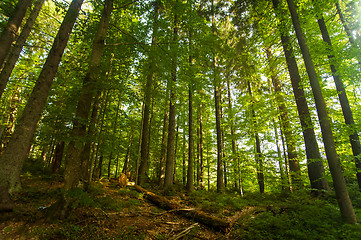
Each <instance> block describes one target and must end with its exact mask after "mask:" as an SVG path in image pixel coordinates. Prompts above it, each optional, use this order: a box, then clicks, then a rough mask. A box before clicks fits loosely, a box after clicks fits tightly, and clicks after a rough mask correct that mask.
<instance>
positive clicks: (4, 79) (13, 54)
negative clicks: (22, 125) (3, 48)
mask: <svg viewBox="0 0 361 240" xmlns="http://www.w3.org/2000/svg"><path fill="white" fill-rule="evenodd" d="M44 1H45V0H37V1H36V2H35V5H34V8H33V10H32V12H31V13H30V16H29V18H28V20H27V21H26V24H25V26H24V28H23V29H22V31H21V33H20V36H19V38H18V39H17V41H16V43H15V45H14V47H13V48H12V49H11V50H10V53H9V56H8V59H7V60H6V62H5V64H4V67H3V69H2V70H1V73H0V99H1V96H2V94H3V93H4V90H5V87H6V85H7V83H8V81H9V78H10V75H11V73H12V71H13V69H14V67H15V64H16V61H17V60H18V59H19V56H20V52H21V50H22V49H23V46H24V44H25V42H26V39H27V38H28V36H29V34H30V32H31V29H32V28H33V25H34V23H35V20H36V18H37V17H38V15H39V13H40V10H41V7H42V6H43V3H44ZM0 69H1V67H0Z"/></svg>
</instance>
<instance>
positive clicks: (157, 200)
mask: <svg viewBox="0 0 361 240" xmlns="http://www.w3.org/2000/svg"><path fill="white" fill-rule="evenodd" d="M135 189H136V190H137V191H138V192H140V193H143V194H144V197H145V198H146V199H148V200H149V201H151V202H152V203H154V204H155V205H157V206H159V207H161V208H163V209H165V210H174V212H175V213H176V214H179V215H181V216H184V217H186V218H189V219H192V220H194V221H196V222H199V223H201V224H203V225H206V226H208V227H210V228H213V229H215V230H221V231H223V232H227V231H228V229H229V228H230V227H231V225H232V223H231V222H228V221H226V220H224V219H221V218H218V217H215V216H212V215H209V214H206V213H205V212H203V211H200V210H197V209H185V208H184V207H183V206H181V205H178V204H176V203H173V202H171V201H170V200H169V199H167V198H165V197H163V196H159V195H157V194H154V193H152V192H149V191H148V190H146V189H144V188H142V187H140V186H138V185H136V186H135Z"/></svg>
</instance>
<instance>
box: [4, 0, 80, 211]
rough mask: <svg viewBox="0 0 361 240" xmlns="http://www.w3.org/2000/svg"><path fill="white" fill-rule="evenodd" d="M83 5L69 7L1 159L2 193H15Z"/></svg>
mask: <svg viewBox="0 0 361 240" xmlns="http://www.w3.org/2000/svg"><path fill="white" fill-rule="evenodd" d="M82 3H83V0H73V1H72V3H71V4H70V6H69V9H68V12H67V13H66V15H65V17H64V20H63V23H62V24H61V26H60V29H59V31H58V34H57V36H56V37H55V40H54V43H53V46H52V48H51V50H50V52H49V55H48V58H47V60H46V62H45V64H44V66H43V69H42V71H41V73H40V75H39V77H38V80H37V81H36V83H35V86H34V88H33V91H32V93H31V95H30V97H29V100H28V102H27V104H26V106H25V109H24V111H23V114H22V116H21V118H20V119H19V121H18V123H17V125H16V127H15V131H14V134H13V135H12V137H11V140H10V142H9V144H8V146H7V148H6V150H5V151H4V153H3V154H2V155H1V157H0V192H1V193H8V192H12V191H14V190H15V189H16V185H17V184H18V183H17V180H18V177H19V175H20V171H21V169H22V166H23V163H24V160H25V158H26V156H27V154H28V152H29V149H30V146H31V141H32V139H33V136H34V133H35V129H36V126H37V123H38V121H39V119H40V117H41V112H42V109H43V107H44V105H45V102H46V99H47V97H48V94H49V91H50V88H51V84H52V82H53V79H54V76H55V73H56V72H57V69H58V65H59V63H60V61H61V57H62V55H63V52H64V49H65V47H66V45H67V42H68V39H69V35H70V33H71V30H72V28H73V25H74V23H75V20H76V18H77V16H78V13H79V10H80V7H81V5H82ZM0 198H1V200H0V210H1V209H3V210H9V209H12V206H11V204H9V203H7V199H9V196H6V194H5V195H0ZM3 201H5V202H3Z"/></svg>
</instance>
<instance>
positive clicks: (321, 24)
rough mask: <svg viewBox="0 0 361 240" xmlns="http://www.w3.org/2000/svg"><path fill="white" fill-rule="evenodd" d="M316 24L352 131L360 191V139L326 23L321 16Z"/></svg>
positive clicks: (351, 137)
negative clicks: (326, 48) (327, 52)
mask: <svg viewBox="0 0 361 240" xmlns="http://www.w3.org/2000/svg"><path fill="white" fill-rule="evenodd" d="M317 22H318V26H319V27H320V30H321V33H322V39H323V41H325V42H326V43H327V45H328V46H329V48H330V49H329V50H330V53H329V54H328V59H329V61H330V68H331V72H332V76H333V80H334V82H335V85H336V90H337V93H338V98H339V101H340V104H341V109H342V113H343V117H344V119H345V123H346V124H347V125H348V126H349V127H350V128H351V129H353V131H352V133H351V134H350V135H349V139H350V143H351V148H352V152H353V155H354V157H355V158H354V161H355V164H356V177H357V182H358V186H359V189H360V190H361V160H360V159H361V144H360V139H359V136H358V133H357V131H356V128H355V121H354V118H353V114H352V111H351V107H350V104H349V101H348V98H347V94H346V89H345V86H344V85H343V82H342V79H341V76H340V73H339V72H338V70H337V68H336V66H335V65H334V62H336V61H335V55H333V53H332V51H333V49H332V43H331V38H330V35H329V34H328V30H327V27H326V23H325V20H324V19H323V17H322V15H320V16H319V18H318V19H317Z"/></svg>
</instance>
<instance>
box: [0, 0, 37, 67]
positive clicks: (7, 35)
mask: <svg viewBox="0 0 361 240" xmlns="http://www.w3.org/2000/svg"><path fill="white" fill-rule="evenodd" d="M32 1H33V0H19V2H18V4H17V5H16V8H15V10H14V13H13V14H12V16H10V18H9V20H8V23H7V25H6V27H5V29H4V30H3V32H2V33H1V36H0V69H1V67H2V66H3V64H4V62H5V59H6V57H7V56H8V54H9V51H10V49H11V44H12V43H13V42H14V41H15V38H16V34H17V33H18V30H19V27H20V25H21V22H22V21H23V19H24V17H25V14H26V10H27V9H28V8H29V7H30V6H31V3H32Z"/></svg>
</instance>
